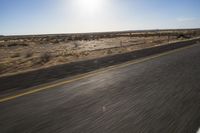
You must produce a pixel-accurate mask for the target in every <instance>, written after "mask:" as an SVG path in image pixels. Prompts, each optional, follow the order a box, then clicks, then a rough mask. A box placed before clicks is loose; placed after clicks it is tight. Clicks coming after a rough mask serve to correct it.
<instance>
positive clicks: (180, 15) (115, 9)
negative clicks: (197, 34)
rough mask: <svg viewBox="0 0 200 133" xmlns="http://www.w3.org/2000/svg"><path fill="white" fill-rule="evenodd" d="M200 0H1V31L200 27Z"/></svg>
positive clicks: (58, 31)
mask: <svg viewBox="0 0 200 133" xmlns="http://www.w3.org/2000/svg"><path fill="white" fill-rule="evenodd" d="M199 5H200V1H199V0H151V1H150V0H12V1H11V0H1V1H0V10H1V11H0V18H1V21H0V34H3V35H12V34H51V33H76V32H102V31H121V30H143V29H165V28H169V29H174V28H199V27H200V14H199V12H200V8H199Z"/></svg>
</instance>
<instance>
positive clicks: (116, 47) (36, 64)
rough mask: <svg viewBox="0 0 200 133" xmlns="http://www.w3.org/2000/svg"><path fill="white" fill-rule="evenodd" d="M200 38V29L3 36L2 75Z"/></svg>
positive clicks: (0, 71)
mask: <svg viewBox="0 0 200 133" xmlns="http://www.w3.org/2000/svg"><path fill="white" fill-rule="evenodd" d="M199 36H200V30H199V29H192V30H163V31H128V32H108V33H86V34H58V35H29V36H0V76H5V75H7V74H16V73H21V72H25V71H31V70H36V69H41V68H46V67H51V66H55V65H59V64H66V63H71V62H77V61H83V60H89V59H94V58H100V57H105V56H110V55H115V54H121V53H127V52H132V51H136V50H141V49H144V48H149V47H156V46H159V45H170V42H175V41H183V40H187V39H192V38H197V37H199Z"/></svg>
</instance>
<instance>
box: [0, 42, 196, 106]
mask: <svg viewBox="0 0 200 133" xmlns="http://www.w3.org/2000/svg"><path fill="white" fill-rule="evenodd" d="M194 46H195V45H190V46H187V47H183V48H179V49H175V50H172V51H168V52H165V53H161V54H157V55H153V56H149V57H146V58H143V59H138V60H133V61H128V62H126V63H123V64H118V65H114V66H110V67H107V68H104V69H103V70H102V69H100V70H96V71H93V72H88V73H85V74H80V75H79V76H77V77H76V78H74V79H70V80H66V81H61V82H58V83H54V84H50V85H46V86H43V87H38V88H35V89H32V90H28V91H26V92H22V93H19V94H15V95H12V96H7V97H4V98H2V99H0V103H2V102H6V101H10V100H13V99H16V98H19V97H22V96H26V95H30V94H34V93H37V92H40V91H43V90H48V89H51V88H53V87H57V86H61V85H64V84H68V83H72V82H74V81H78V80H81V79H85V78H88V77H92V76H95V75H97V74H102V73H105V72H107V71H111V70H114V69H118V68H123V67H126V66H129V65H134V64H138V63H142V62H145V61H149V60H152V59H156V58H158V57H162V56H165V55H169V54H172V53H176V52H178V51H182V50H185V49H189V48H192V47H194Z"/></svg>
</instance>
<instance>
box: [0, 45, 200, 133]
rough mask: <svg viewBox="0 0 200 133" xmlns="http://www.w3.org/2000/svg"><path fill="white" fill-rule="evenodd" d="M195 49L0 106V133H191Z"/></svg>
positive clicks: (198, 88) (196, 120)
mask: <svg viewBox="0 0 200 133" xmlns="http://www.w3.org/2000/svg"><path fill="white" fill-rule="evenodd" d="M199 127H200V45H199V44H198V45H194V46H192V47H190V48H187V49H184V50H181V51H177V52H174V53H170V54H168V55H165V56H160V57H157V58H154V59H150V60H148V61H145V62H141V63H137V64H131V65H128V66H125V67H120V68H116V69H113V70H109V71H107V72H104V73H98V74H96V75H94V76H90V77H87V78H84V79H81V80H78V81H74V82H72V83H68V84H65V85H62V86H59V87H55V88H51V89H47V90H44V91H40V92H37V93H34V94H30V95H26V96H22V97H19V98H16V99H12V100H10V101H5V102H2V103H0V133H195V132H196V131H197V130H198V128H199Z"/></svg>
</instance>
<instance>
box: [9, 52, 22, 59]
mask: <svg viewBox="0 0 200 133" xmlns="http://www.w3.org/2000/svg"><path fill="white" fill-rule="evenodd" d="M10 57H11V58H16V57H20V53H14V54H12V55H11V56H10Z"/></svg>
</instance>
